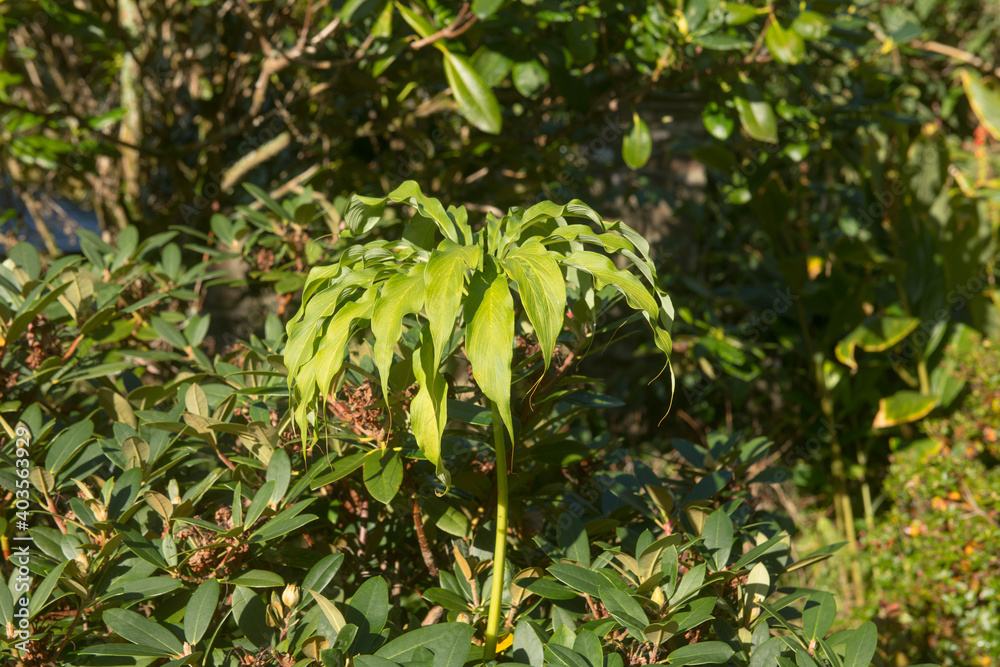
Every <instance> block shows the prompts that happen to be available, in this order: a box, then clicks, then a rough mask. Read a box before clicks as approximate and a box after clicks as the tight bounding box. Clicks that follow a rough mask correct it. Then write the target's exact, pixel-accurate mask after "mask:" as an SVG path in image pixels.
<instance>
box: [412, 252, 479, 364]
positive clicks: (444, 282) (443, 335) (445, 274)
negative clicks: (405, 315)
mask: <svg viewBox="0 0 1000 667" xmlns="http://www.w3.org/2000/svg"><path fill="white" fill-rule="evenodd" d="M481 253H482V249H481V248H480V247H479V246H478V245H475V246H473V245H470V246H460V245H458V244H456V243H452V242H451V241H443V242H442V243H441V245H440V246H439V247H438V249H437V250H435V251H434V252H432V253H431V258H430V260H428V262H427V269H426V270H425V271H424V285H425V292H424V294H425V299H424V312H425V313H426V314H427V319H428V321H429V322H430V325H431V337H432V338H433V340H434V358H435V360H437V361H440V360H441V355H442V354H443V353H444V348H445V345H447V344H448V341H449V340H451V334H452V332H453V331H454V330H455V319H456V318H457V317H458V309H459V306H461V305H462V288H463V287H464V286H465V271H466V270H467V269H478V268H479V266H480V263H481V261H482V259H481Z"/></svg>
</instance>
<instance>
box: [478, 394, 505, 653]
mask: <svg viewBox="0 0 1000 667" xmlns="http://www.w3.org/2000/svg"><path fill="white" fill-rule="evenodd" d="M490 408H491V409H492V411H493V446H494V448H495V449H496V465H497V520H496V531H497V539H496V544H495V545H494V547H493V588H492V592H491V593H490V611H489V615H488V616H487V618H486V650H485V652H484V654H483V657H484V659H486V660H492V659H493V658H495V657H496V654H497V634H498V633H499V630H500V616H501V612H502V610H503V583H504V562H505V561H506V558H507V451H506V449H505V447H504V434H503V419H502V418H501V417H500V410H499V409H497V406H496V403H493V402H490Z"/></svg>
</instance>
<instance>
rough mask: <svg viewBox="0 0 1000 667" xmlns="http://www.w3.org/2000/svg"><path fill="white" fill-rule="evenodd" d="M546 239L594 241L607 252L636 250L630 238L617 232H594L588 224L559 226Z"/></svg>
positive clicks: (593, 242)
mask: <svg viewBox="0 0 1000 667" xmlns="http://www.w3.org/2000/svg"><path fill="white" fill-rule="evenodd" d="M545 240H546V241H548V240H551V241H575V240H580V241H583V242H584V243H592V244H594V245H599V246H601V247H602V248H604V249H605V250H606V251H607V252H619V251H621V250H634V248H633V247H632V244H631V243H630V242H629V240H628V239H626V238H623V237H621V236H618V235H617V234H610V233H604V234H594V231H593V230H592V229H591V228H590V227H589V226H588V225H580V224H576V225H566V226H564V227H557V228H556V229H554V230H553V231H552V233H550V234H549V235H548V237H547V238H546V239H545Z"/></svg>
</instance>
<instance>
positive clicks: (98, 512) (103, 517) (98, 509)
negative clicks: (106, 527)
mask: <svg viewBox="0 0 1000 667" xmlns="http://www.w3.org/2000/svg"><path fill="white" fill-rule="evenodd" d="M88 504H89V505H90V511H91V512H93V513H94V519H95V520H96V521H99V522H100V521H107V520H108V508H107V507H106V506H105V505H104V503H99V502H97V501H96V500H95V501H93V502H92V503H88Z"/></svg>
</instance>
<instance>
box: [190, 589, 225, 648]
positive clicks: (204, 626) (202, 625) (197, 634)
mask: <svg viewBox="0 0 1000 667" xmlns="http://www.w3.org/2000/svg"><path fill="white" fill-rule="evenodd" d="M219 592H220V586H219V580H218V579H206V580H205V581H203V582H202V583H201V584H200V585H199V586H198V588H196V589H195V591H194V593H192V594H191V599H190V600H188V604H187V607H186V608H185V610H184V638H185V639H186V640H187V641H188V642H189V643H190V644H191V645H192V646H193V645H195V644H197V643H198V642H200V641H201V638H202V637H204V636H205V632H206V631H207V630H208V628H209V626H210V625H211V624H212V618H213V617H214V616H215V608H216V607H217V606H218V604H219Z"/></svg>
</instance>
